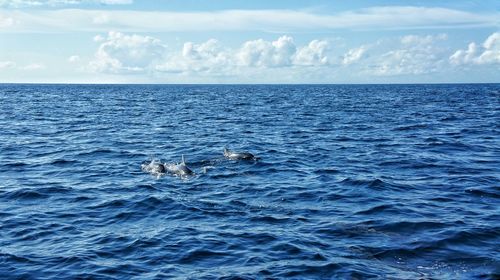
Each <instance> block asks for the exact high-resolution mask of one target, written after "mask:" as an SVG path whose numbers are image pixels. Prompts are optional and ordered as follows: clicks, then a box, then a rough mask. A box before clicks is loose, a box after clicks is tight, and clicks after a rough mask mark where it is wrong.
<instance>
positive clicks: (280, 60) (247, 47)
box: [236, 36, 297, 67]
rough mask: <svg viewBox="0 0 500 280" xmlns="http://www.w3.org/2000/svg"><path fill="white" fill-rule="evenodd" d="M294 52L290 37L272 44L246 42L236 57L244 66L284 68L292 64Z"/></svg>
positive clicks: (262, 41)
mask: <svg viewBox="0 0 500 280" xmlns="http://www.w3.org/2000/svg"><path fill="white" fill-rule="evenodd" d="M296 50H297V47H296V46H295V44H294V42H293V38H292V37H290V36H281V37H279V38H278V40H276V41H273V42H269V41H265V40H262V39H258V40H253V41H247V42H245V43H244V44H243V46H242V47H241V48H240V50H239V51H238V52H237V54H236V56H237V58H238V61H239V63H240V64H241V65H244V66H256V67H284V66H290V65H291V64H292V56H293V55H294V54H295V52H296Z"/></svg>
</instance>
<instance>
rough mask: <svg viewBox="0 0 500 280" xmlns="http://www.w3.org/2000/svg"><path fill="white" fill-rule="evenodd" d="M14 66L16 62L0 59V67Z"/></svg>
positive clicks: (9, 67) (8, 67)
mask: <svg viewBox="0 0 500 280" xmlns="http://www.w3.org/2000/svg"><path fill="white" fill-rule="evenodd" d="M14 67H16V63H14V62H12V61H0V69H11V68H14Z"/></svg>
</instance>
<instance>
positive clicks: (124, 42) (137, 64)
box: [89, 31, 165, 73]
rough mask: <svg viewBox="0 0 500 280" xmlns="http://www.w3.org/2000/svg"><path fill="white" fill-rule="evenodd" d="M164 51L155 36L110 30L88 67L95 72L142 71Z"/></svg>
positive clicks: (152, 63) (159, 57)
mask: <svg viewBox="0 0 500 280" xmlns="http://www.w3.org/2000/svg"><path fill="white" fill-rule="evenodd" d="M164 52H165V47H164V46H163V45H162V44H161V42H160V40H158V39H156V38H153V37H149V36H141V35H126V34H123V33H120V32H115V31H111V32H109V33H108V37H107V38H106V40H105V41H104V42H103V43H102V44H101V45H100V46H99V48H98V50H97V52H96V54H95V58H94V60H92V61H91V62H90V63H89V67H90V69H91V70H93V71H97V72H108V73H133V72H144V71H146V70H149V69H150V68H152V66H154V64H155V63H156V62H158V61H159V60H161V59H162V57H163V55H164Z"/></svg>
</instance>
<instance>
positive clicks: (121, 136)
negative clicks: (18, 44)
mask: <svg viewBox="0 0 500 280" xmlns="http://www.w3.org/2000/svg"><path fill="white" fill-rule="evenodd" d="M499 94H500V87H499V85H497V84H476V85H466V84H462V85H460V84H458V85H356V86H354V85H352V86H349V85H335V86H333V85H273V86H271V85H199V86H188V85H186V86H179V85H21V84H20V85H9V84H4V85H0V100H1V101H2V102H0V131H2V133H0V143H1V144H0V264H1V265H0V275H4V276H5V277H7V278H8V279H53V278H64V279H78V278H84V279H168V278H187V279H496V278H498V277H499V275H500V274H499V273H500V270H499V267H500V252H499V251H498V244H500V239H499V236H500V229H499V228H498V224H499V221H500V215H499V212H500V211H499V210H500V208H499V206H498V205H500V188H499V186H500V168H499V166H500V148H499V147H500V140H499V139H500V137H499V136H500V134H499V132H500V126H499V123H500V122H499V120H500V110H499V108H500V95H499ZM224 147H227V148H230V149H235V150H241V151H249V152H251V153H254V154H255V155H257V156H258V157H260V158H261V159H260V160H259V161H251V162H245V161H230V160H227V159H225V158H224V157H223V148H224ZM181 155H184V156H185V157H186V163H187V165H188V166H189V167H190V168H191V169H192V170H193V171H194V172H195V175H194V176H190V177H187V178H179V177H175V176H167V175H164V176H152V175H151V174H148V173H145V172H143V171H142V170H141V164H142V163H143V162H145V161H150V160H152V159H158V160H161V161H162V162H179V161H180V160H181Z"/></svg>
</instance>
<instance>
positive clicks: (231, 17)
mask: <svg viewBox="0 0 500 280" xmlns="http://www.w3.org/2000/svg"><path fill="white" fill-rule="evenodd" d="M0 82H46V83H455V82H500V1H492V0H482V1H479V0H476V1H460V0H456V1H294V0H288V1H271V0H267V1H227V0H218V1H202V0H183V1H177V0H165V1H139V0H10V1H9V0H0Z"/></svg>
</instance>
